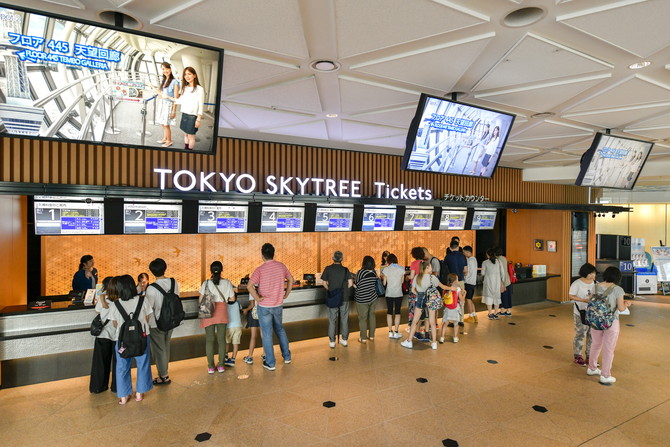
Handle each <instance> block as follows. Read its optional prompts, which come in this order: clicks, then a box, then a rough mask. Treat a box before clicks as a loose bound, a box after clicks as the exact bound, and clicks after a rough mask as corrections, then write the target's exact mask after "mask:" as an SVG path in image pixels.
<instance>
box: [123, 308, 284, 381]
mask: <svg viewBox="0 0 670 447" xmlns="http://www.w3.org/2000/svg"><path fill="white" fill-rule="evenodd" d="M283 313H284V309H283V308H282V307H281V306H278V307H263V306H258V321H259V322H260V324H261V334H262V335H263V351H265V363H267V364H268V366H270V367H274V366H275V364H276V363H277V360H276V359H275V353H274V342H273V340H272V332H273V331H274V333H275V334H277V338H278V339H279V347H280V348H281V355H282V357H284V360H285V361H287V360H288V361H290V360H291V351H290V350H289V348H288V337H287V336H286V331H285V330H284V326H283V324H282V316H283ZM117 387H118V385H117Z"/></svg>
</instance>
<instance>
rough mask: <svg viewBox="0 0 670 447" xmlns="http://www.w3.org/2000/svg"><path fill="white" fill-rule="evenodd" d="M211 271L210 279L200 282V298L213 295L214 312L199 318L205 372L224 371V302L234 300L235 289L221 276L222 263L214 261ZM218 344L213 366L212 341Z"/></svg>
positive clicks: (226, 310)
mask: <svg viewBox="0 0 670 447" xmlns="http://www.w3.org/2000/svg"><path fill="white" fill-rule="evenodd" d="M209 271H210V272H211V273H212V276H211V278H210V279H208V280H206V281H205V282H203V283H202V287H200V300H199V301H202V299H203V298H204V297H205V294H209V295H211V296H212V297H213V301H214V312H213V313H212V316H211V318H203V319H201V320H200V327H201V328H204V329H205V353H206V354H207V372H208V373H209V374H214V372H215V371H218V372H220V373H222V372H223V371H224V367H223V365H224V362H225V359H226V325H227V324H228V306H227V304H226V303H234V302H235V291H234V290H233V285H232V284H231V282H230V281H228V280H227V279H223V278H221V272H222V271H223V264H221V262H219V261H214V262H212V264H211V265H210V266H209ZM215 341H217V342H218V344H219V362H218V363H217V365H216V369H215V368H214V342H215Z"/></svg>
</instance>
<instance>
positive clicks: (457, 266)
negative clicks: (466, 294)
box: [444, 241, 468, 290]
mask: <svg viewBox="0 0 670 447" xmlns="http://www.w3.org/2000/svg"><path fill="white" fill-rule="evenodd" d="M449 248H450V249H451V250H450V251H449V252H448V253H447V257H446V258H444V262H446V264H447V265H448V266H449V271H450V272H451V273H456V274H457V275H458V280H459V281H463V280H464V279H465V276H464V274H463V269H464V268H465V267H466V266H467V265H468V260H467V259H466V258H465V255H464V254H463V252H461V251H460V250H459V249H458V241H451V244H450V245H449ZM464 290H465V289H464Z"/></svg>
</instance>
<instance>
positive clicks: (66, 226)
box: [34, 202, 105, 235]
mask: <svg viewBox="0 0 670 447" xmlns="http://www.w3.org/2000/svg"><path fill="white" fill-rule="evenodd" d="M34 208H35V234H37V235H57V234H104V233H105V226H104V207H103V204H102V203H100V202H97V203H95V202H93V203H84V202H82V203H79V202H35V206H34Z"/></svg>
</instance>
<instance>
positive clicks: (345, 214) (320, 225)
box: [314, 206, 354, 231]
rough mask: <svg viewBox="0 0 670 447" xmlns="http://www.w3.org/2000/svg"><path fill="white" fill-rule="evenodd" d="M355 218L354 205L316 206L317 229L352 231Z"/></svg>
mask: <svg viewBox="0 0 670 447" xmlns="http://www.w3.org/2000/svg"><path fill="white" fill-rule="evenodd" d="M353 220H354V208H353V207H339V208H330V207H321V206H317V208H316V224H315V227H314V229H315V231H351V224H352V222H353Z"/></svg>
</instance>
